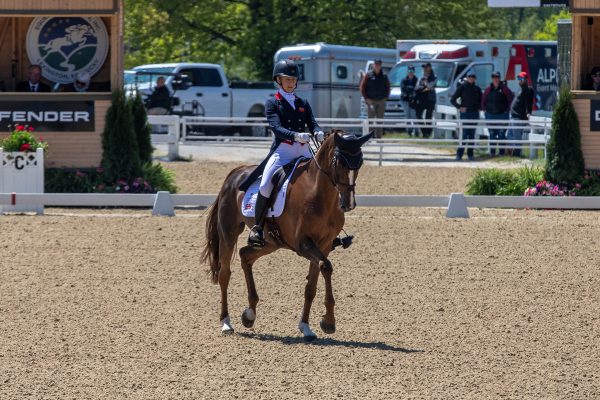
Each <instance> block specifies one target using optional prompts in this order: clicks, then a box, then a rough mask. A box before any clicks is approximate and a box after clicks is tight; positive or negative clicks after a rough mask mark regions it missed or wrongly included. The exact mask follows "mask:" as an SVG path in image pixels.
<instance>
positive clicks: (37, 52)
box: [27, 17, 109, 84]
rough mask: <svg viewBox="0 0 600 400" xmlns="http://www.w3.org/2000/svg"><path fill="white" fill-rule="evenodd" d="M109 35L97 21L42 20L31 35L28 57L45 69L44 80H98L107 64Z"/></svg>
mask: <svg viewBox="0 0 600 400" xmlns="http://www.w3.org/2000/svg"><path fill="white" fill-rule="evenodd" d="M108 48H109V37H108V31H107V30H106V26H105V25H104V22H102V19H101V18H96V17H86V18H83V17H38V18H35V19H34V20H33V22H32V23H31V25H30V26H29V30H28V31H27V55H28V56H29V60H30V61H31V63H32V64H39V65H41V66H42V75H43V76H44V78H46V79H48V80H50V81H52V82H59V83H63V84H65V83H71V82H74V81H75V78H76V77H77V74H79V73H80V72H88V73H89V74H90V75H91V76H94V75H95V74H96V73H97V72H98V71H99V70H100V68H102V65H103V64H104V61H106V57H107V55H108Z"/></svg>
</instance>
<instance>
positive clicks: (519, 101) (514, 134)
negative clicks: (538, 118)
mask: <svg viewBox="0 0 600 400" xmlns="http://www.w3.org/2000/svg"><path fill="white" fill-rule="evenodd" d="M528 78H529V75H528V74H527V72H521V73H520V74H519V76H518V77H517V80H518V81H519V91H518V92H517V93H516V94H515V96H514V99H513V101H512V104H511V106H510V120H511V121H527V120H529V117H531V112H532V110H533V89H532V88H530V87H529V84H528V82H527V79H528ZM524 130H525V125H524V124H517V123H513V122H511V123H510V127H509V129H508V134H507V137H508V139H509V140H521V139H522V138H523V131H524ZM512 145H513V146H515V147H516V148H515V149H514V150H513V151H512V155H513V156H516V157H520V156H521V146H522V144H521V143H518V144H516V143H514V144H512Z"/></svg>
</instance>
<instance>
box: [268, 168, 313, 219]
mask: <svg viewBox="0 0 600 400" xmlns="http://www.w3.org/2000/svg"><path fill="white" fill-rule="evenodd" d="M304 160H308V158H305V157H299V158H296V159H295V160H293V161H292V162H290V163H288V164H285V165H284V166H283V167H279V168H278V169H277V170H276V171H275V173H274V174H273V177H272V178H271V183H272V184H273V191H272V192H271V197H269V201H268V205H269V208H270V207H273V204H274V203H275V199H276V198H277V194H278V193H279V190H281V187H282V186H283V184H284V183H285V181H286V180H287V178H288V177H289V176H290V174H291V173H292V171H293V170H294V166H295V165H296V163H301V162H302V161H304Z"/></svg>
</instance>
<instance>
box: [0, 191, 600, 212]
mask: <svg viewBox="0 0 600 400" xmlns="http://www.w3.org/2000/svg"><path fill="white" fill-rule="evenodd" d="M215 199H216V195H214V194H170V193H169V192H158V193H156V194H99V193H64V194H63V193H0V205H24V204H27V205H39V206H42V210H43V207H44V206H45V207H145V208H152V214H153V215H165V216H174V215H175V207H208V206H210V205H211V204H212V203H213V202H214V201H215ZM356 202H357V205H358V206H360V207H439V208H447V212H446V216H447V217H449V218H469V211H468V208H469V207H473V208H508V209H563V210H600V196H599V197H537V196H536V197H525V196H465V195H463V194H462V193H452V194H451V195H449V196H418V195H362V196H356ZM40 213H41V212H40Z"/></svg>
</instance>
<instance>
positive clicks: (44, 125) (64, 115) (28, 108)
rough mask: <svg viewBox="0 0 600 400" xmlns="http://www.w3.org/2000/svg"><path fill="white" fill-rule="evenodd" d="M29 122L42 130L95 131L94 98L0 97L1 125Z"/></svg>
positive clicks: (3, 126)
mask: <svg viewBox="0 0 600 400" xmlns="http://www.w3.org/2000/svg"><path fill="white" fill-rule="evenodd" d="M8 125H28V126H32V127H33V128H34V129H35V130H36V131H42V132H94V131H95V130H96V126H95V118H94V102H93V101H40V102H37V103H34V102H24V101H0V128H1V129H6V128H7V127H8Z"/></svg>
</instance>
